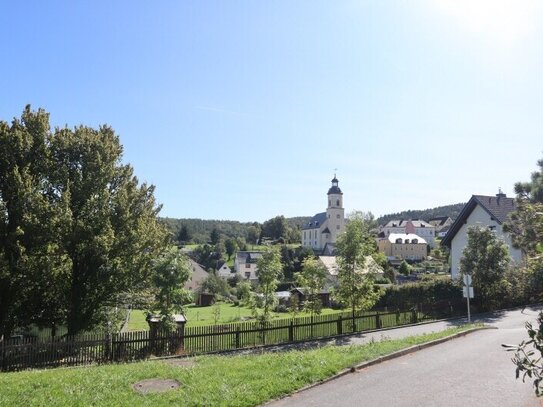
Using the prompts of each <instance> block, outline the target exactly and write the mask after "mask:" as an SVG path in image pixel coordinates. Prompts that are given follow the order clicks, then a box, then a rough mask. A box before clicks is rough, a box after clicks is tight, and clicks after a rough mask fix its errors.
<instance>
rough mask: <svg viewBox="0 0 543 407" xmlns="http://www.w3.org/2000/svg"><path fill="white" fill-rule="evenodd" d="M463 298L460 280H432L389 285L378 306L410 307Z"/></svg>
mask: <svg viewBox="0 0 543 407" xmlns="http://www.w3.org/2000/svg"><path fill="white" fill-rule="evenodd" d="M461 299H462V288H461V285H460V282H459V281H452V280H431V281H423V282H420V283H411V284H404V285H400V286H394V287H388V288H387V289H385V294H384V295H383V296H382V297H381V298H380V299H379V301H378V303H377V304H376V307H379V308H382V307H387V308H392V309H409V308H413V307H415V306H417V305H419V304H422V305H433V304H436V303H439V302H441V301H456V300H461Z"/></svg>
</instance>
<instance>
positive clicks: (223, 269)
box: [215, 261, 235, 278]
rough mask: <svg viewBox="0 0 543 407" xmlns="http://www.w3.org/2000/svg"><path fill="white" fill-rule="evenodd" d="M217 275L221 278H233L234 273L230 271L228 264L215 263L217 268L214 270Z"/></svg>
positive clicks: (222, 262)
mask: <svg viewBox="0 0 543 407" xmlns="http://www.w3.org/2000/svg"><path fill="white" fill-rule="evenodd" d="M215 271H216V273H217V275H218V276H219V277H222V278H230V277H234V274H235V272H234V271H232V269H231V268H230V267H228V264H226V262H224V261H220V262H217V268H216V269H215Z"/></svg>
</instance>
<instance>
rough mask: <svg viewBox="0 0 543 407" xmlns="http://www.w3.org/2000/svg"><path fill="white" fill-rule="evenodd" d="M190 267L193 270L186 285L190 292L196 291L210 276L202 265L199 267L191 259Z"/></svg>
mask: <svg viewBox="0 0 543 407" xmlns="http://www.w3.org/2000/svg"><path fill="white" fill-rule="evenodd" d="M189 266H190V269H191V274H190V277H189V279H188V281H187V282H186V283H185V285H184V288H185V289H187V290H190V291H196V289H197V288H198V287H199V286H200V284H201V283H202V281H204V280H205V279H206V278H207V276H208V275H209V274H208V273H207V271H205V270H204V268H203V267H202V266H201V265H199V264H198V263H196V262H195V261H194V260H192V259H190V258H189Z"/></svg>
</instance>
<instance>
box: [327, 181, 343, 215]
mask: <svg viewBox="0 0 543 407" xmlns="http://www.w3.org/2000/svg"><path fill="white" fill-rule="evenodd" d="M342 207H343V192H341V189H339V181H338V179H337V177H336V174H334V179H332V186H331V187H330V189H329V190H328V208H329V209H330V208H342Z"/></svg>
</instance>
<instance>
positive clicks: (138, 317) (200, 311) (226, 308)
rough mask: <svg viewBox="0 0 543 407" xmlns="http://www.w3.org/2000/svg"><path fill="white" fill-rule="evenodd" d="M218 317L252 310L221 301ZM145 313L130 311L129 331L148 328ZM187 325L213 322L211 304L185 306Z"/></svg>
mask: <svg viewBox="0 0 543 407" xmlns="http://www.w3.org/2000/svg"><path fill="white" fill-rule="evenodd" d="M220 310H221V313H220V318H219V320H218V323H219V324H227V323H230V322H239V321H242V320H249V319H251V318H252V312H251V309H250V308H245V307H241V306H239V307H236V306H234V305H233V304H227V303H221V304H220ZM341 312H343V311H342V310H333V309H331V308H324V309H323V310H322V314H321V315H328V314H334V313H341ZM273 314H274V317H275V318H289V317H290V314H288V313H284V312H282V313H277V312H276V313H273ZM298 315H299V316H306V315H309V314H307V313H303V312H301V313H299V314H298ZM145 316H146V315H145V313H144V312H143V311H141V310H132V312H131V313H130V320H129V321H128V330H129V331H141V330H147V329H149V325H148V324H147V321H145ZM186 316H187V321H188V322H187V327H190V326H202V325H213V324H215V318H214V316H213V306H211V307H197V306H196V305H189V306H187V307H186Z"/></svg>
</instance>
